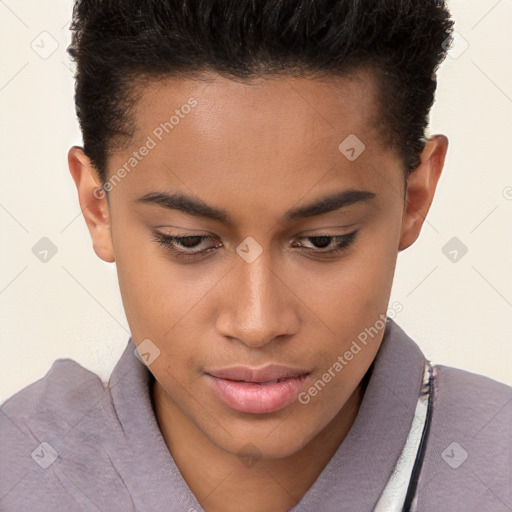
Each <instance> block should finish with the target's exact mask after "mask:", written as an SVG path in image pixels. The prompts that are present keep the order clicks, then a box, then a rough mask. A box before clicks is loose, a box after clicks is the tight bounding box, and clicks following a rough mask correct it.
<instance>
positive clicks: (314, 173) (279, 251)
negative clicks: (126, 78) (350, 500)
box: [68, 70, 448, 512]
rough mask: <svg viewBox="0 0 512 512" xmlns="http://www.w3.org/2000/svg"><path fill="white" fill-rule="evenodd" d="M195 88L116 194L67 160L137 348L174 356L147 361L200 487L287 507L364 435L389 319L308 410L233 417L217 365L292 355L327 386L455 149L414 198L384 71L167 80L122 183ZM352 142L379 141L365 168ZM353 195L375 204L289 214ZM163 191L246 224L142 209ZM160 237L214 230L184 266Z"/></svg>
mask: <svg viewBox="0 0 512 512" xmlns="http://www.w3.org/2000/svg"><path fill="white" fill-rule="evenodd" d="M190 97H193V98H195V99H196V100H197V102H198V104H197V106H196V107H195V108H193V109H192V110H191V112H190V113H189V114H187V115H186V116H184V117H183V119H180V122H179V124H178V125H176V126H175V127H174V129H173V131H172V132H171V133H170V134H164V137H163V139H162V141H161V142H158V144H157V145H156V147H155V148H154V149H152V150H151V151H150V152H149V154H148V155H147V156H145V157H144V158H143V159H142V160H141V161H140V162H139V163H138V164H137V166H136V167H135V169H134V170H133V171H131V172H130V173H129V174H127V175H126V177H124V178H123V179H122V180H121V181H120V182H119V183H118V184H117V185H116V186H115V187H114V188H113V189H112V191H111V192H110V194H109V198H110V204H108V202H107V200H106V199H105V198H102V199H98V198H97V197H96V196H95V194H94V192H95V190H97V187H98V185H99V184H100V181H99V179H98V175H97V172H96V170H95V169H94V167H93V166H92V165H91V162H90V161H89V159H88V158H87V156H86V155H85V154H84V152H83V150H82V149H81V148H78V147H73V148H71V149H70V151H69V155H68V157H69V168H70V171H71V174H72V176H73V179H74V181H75V183H76V186H77V189H78V194H79V200H80V205H81V208H82V211H83V214H84V217H85V220H86V222H87V225H88V228H89V230H90V233H91V237H92V242H93V247H94V250H95V252H96V254H97V255H98V256H99V257H100V258H101V259H102V260H104V261H107V262H113V261H115V262H116V265H117V271H118V277H119V284H120V289H121V294H122V298H123V304H124V307H125V311H126V316H127V319H128V322H129V326H130V329H131V333H132V336H133V339H134V341H135V343H136V344H137V345H138V344H139V343H140V342H141V341H142V340H144V339H150V340H151V341H152V343H154V344H155V345H156V346H157V347H158V348H159V349H160V355H159V356H158V357H157V358H156V359H155V360H154V361H153V362H152V363H151V364H150V366H149V368H150V371H151V372H152V373H153V375H154V376H155V378H156V382H155V386H154V388H153V390H152V399H153V402H154V405H155V410H156V413H157V419H158V423H159V425H160V428H161V431H162V434H163V436H164V439H165V441H166V443H167V446H168V447H169V450H170V452H171V454H172V456H173V457H174V459H175V461H176V463H177V465H178V467H179V469H180V471H181V473H182V475H183V477H184V479H185V481H186V482H187V484H188V485H189V487H190V489H191V490H192V492H193V493H194V494H195V496H196V497H197V498H198V500H199V501H200V503H201V505H202V506H203V507H204V508H205V509H206V510H208V511H209V512H217V511H224V512H230V511H235V510H236V511H239V510H245V511H248V512H252V511H259V512H264V511H269V512H271V511H272V512H275V511H281V510H286V509H287V508H289V507H291V506H292V505H293V504H294V503H296V502H297V501H299V500H300V499H301V497H302V496H303V495H304V494H305V493H306V492H307V490H308V489H309V488H310V487H311V485H312V484H313V483H314V481H315V480H316V479H317V478H318V475H319V474H320V473H321V471H322V469H323V468H324V467H325V466H326V464H327V463H328V461H329V459H330V458H331V457H332V455H333V454H334V452H335V451H336V449H337V448H338V446H339V445H340V443H341V442H342V441H343V439H344V438H345V436H346V435H347V433H348V431H349V430H350V427H351V426H352V424H353V422H354V420H355V417H356V416H357V412H358V409H359V406H360V403H361V400H362V398H363V396H364V389H365V388H364V386H363V385H362V383H361V379H362V378H363V376H364V375H365V373H366V372H367V370H368V368H369V367H370V365H371V363H372V361H373V359H374V358H375V355H376V353H377V350H378V348H379V346H380V343H381V341H382V336H383V333H384V331H383V329H381V330H380V331H379V334H378V335H376V336H375V337H374V338H373V339H371V341H370V342H369V343H368V344H367V346H365V347H364V348H363V349H362V350H361V352H360V353H359V354H358V355H357V356H355V357H354V358H353V359H352V360H351V361H350V362H349V363H348V364H347V365H346V366H345V367H344V368H343V370H342V371H340V372H337V373H336V374H335V377H334V378H332V379H331V380H330V382H329V383H328V384H327V385H326V386H325V388H323V389H322V391H321V392H320V393H318V394H317V396H315V397H313V398H311V400H310V401H309V403H308V404H307V405H304V404H302V403H300V402H299V401H295V402H293V403H292V404H291V405H289V406H287V407H285V408H284V409H282V410H280V411H277V412H274V413H267V414H249V413H241V412H237V411H235V410H233V409H231V408H230V407H228V406H227V405H226V404H224V402H222V401H220V399H219V398H218V397H217V395H215V394H214V392H213V391H212V390H211V388H210V387H209V386H208V382H207V378H206V376H205V374H204V372H205V371H207V370H209V369H210V370H211V369H218V368H225V367H230V366H235V365H246V366H251V367H262V366H264V365H266V364H269V363H279V364H283V365H287V366H293V367H300V368H304V369H307V370H308V371H310V372H311V373H310V375H309V376H308V379H307V381H306V383H305V384H304V388H303V389H306V390H307V389H308V388H309V387H310V386H311V385H312V384H313V383H314V382H315V381H317V380H318V379H319V378H321V377H322V375H323V374H324V373H325V372H326V371H327V370H328V368H330V367H332V365H333V364H334V363H335V361H336V360H337V357H338V356H339V355H342V354H344V353H345V351H346V350H348V348H349V347H350V345H351V343H352V341H353V340H354V339H356V338H357V336H358V334H359V333H360V332H362V331H364V329H365V328H367V327H370V326H373V325H375V324H376V322H377V320H378V319H379V315H381V314H385V313H386V311H387V309H388V302H389V296H390V292H391V286H392V281H393V275H394V270H395V265H396V258H397V254H398V252H399V251H402V250H404V249H406V248H407V247H409V246H410V245H411V244H413V243H414V241H415V240H416V239H417V238H418V236H419V234H420V231H421V228H422V225H423V222H424V219H425V217H426V215H427V213H428V210H429V208H430V205H431V203H432V200H433V197H434V193H435V189H436V186H437V183H438V180H439V177H440V174H441V171H442V168H443V165H444V160H445V155H446V151H447V146H448V141H447V138H446V137H445V136H442V135H437V136H433V137H431V138H430V139H429V140H428V141H427V143H426V145H425V149H424V151H423V152H422V154H421V164H420V165H419V167H418V168H417V169H416V170H415V172H414V173H413V174H412V176H411V177H410V178H409V180H408V183H407V189H406V190H405V189H404V179H403V171H402V164H401V160H400V158H399V155H398V154H397V153H396V152H395V151H394V150H392V149H391V148H389V147H388V146H384V144H382V142H381V140H382V137H381V134H380V133H378V132H376V131H375V129H374V127H375V126H377V123H376V119H378V115H379V110H378V104H377V97H378V89H377V85H376V83H375V81H374V79H373V75H372V74H371V72H369V71H363V70H360V71H358V72H357V73H356V74H354V75H353V76H351V77H350V78H348V77H345V78H334V77H330V78H327V79H323V80H318V79H307V78H291V77H284V76H281V77H277V78H273V79H260V80H257V81H255V82H253V83H252V84H248V83H242V82H240V81H233V80H228V79H227V78H222V77H214V79H213V80H212V81H210V82H208V83H207V82H204V81H194V80H189V79H180V80H168V81H163V82H158V83H153V84H151V85H145V86H144V89H143V90H142V94H141V96H140V99H139V101H138V103H137V106H136V109H135V112H134V114H135V120H136V122H135V124H136V131H135V133H134V136H133V138H132V140H131V141H130V145H129V147H126V148H125V149H123V150H120V151H118V152H117V153H115V154H112V155H111V157H110V160H109V167H108V171H109V175H111V174H112V173H113V172H115V170H116V169H118V168H119V167H121V166H122V165H123V164H124V163H125V162H126V161H127V159H128V158H129V157H130V156H131V155H132V153H133V151H135V150H137V149H138V148H139V147H140V146H141V145H142V144H143V143H144V141H145V140H146V139H147V136H148V135H151V134H152V132H153V130H154V129H155V127H157V126H158V125H159V124H160V123H161V122H163V121H165V120H168V119H169V117H170V115H171V114H172V113H173V111H174V110H175V109H176V108H178V109H179V108H180V106H181V105H183V104H185V103H186V102H187V100H188V99H189V98H190ZM349 134H356V135H357V137H358V138H359V139H360V140H361V141H363V143H364V144H365V146H366V149H365V151H364V152H363V153H362V154H361V155H360V156H359V157H358V158H357V159H356V160H354V161H349V160H348V159H347V158H345V156H344V155H343V154H342V153H341V152H340V151H339V150H338V146H339V144H340V143H341V142H342V141H343V140H344V139H345V138H346V137H347V136H348V135H349ZM345 189H360V190H368V191H372V192H374V193H375V194H376V196H375V198H373V199H371V200H369V201H363V202H359V203H354V204H352V205H350V206H346V207H344V208H341V209H339V210H337V211H333V212H330V213H325V214H322V215H316V216H310V217H307V218H303V219H297V220H294V221H285V220H284V214H285V212H287V211H288V210H289V209H292V208H295V207H297V206H303V205H306V204H309V203H311V202H313V201H315V200H317V199H319V198H321V197H323V196H325V195H328V194H330V193H333V192H339V191H342V190H345ZM162 191H165V192H168V193H170V192H176V191H179V192H183V193H185V194H189V195H191V196H193V197H195V198H200V199H201V200H202V201H203V202H205V203H207V204H209V205H212V206H215V207H218V208H221V209H223V210H225V211H226V212H227V213H228V214H229V216H230V218H231V219H232V225H229V226H227V225H224V224H222V223H220V222H219V221H216V220H210V219H204V218H201V217H196V216H192V215H187V214H185V213H183V212H180V211H177V210H170V209H166V208H164V207H163V206H160V205H157V204H144V203H140V202H137V199H139V198H141V197H142V196H144V195H145V194H148V193H150V192H162ZM97 195H98V194H97ZM156 229H158V230H159V231H162V232H164V233H167V234H171V235H178V234H180V235H188V236H191V235H207V236H208V235H209V236H212V237H214V241H212V240H206V241H205V242H201V245H200V246H198V248H199V249H205V248H208V247H213V249H211V250H210V252H209V253H208V254H206V255H204V256H203V257H201V258H199V259H196V260H183V259H178V258H177V257H176V256H174V255H173V253H171V252H170V251H169V250H168V249H167V248H165V247H163V246H162V245H160V244H159V243H158V242H157V241H155V240H154V238H152V232H153V231H154V230H156ZM355 229H357V230H358V234H357V235H356V238H355V241H354V243H353V245H352V246H350V247H348V249H346V250H345V251H344V252H341V253H340V254H338V255H335V256H328V257H326V256H322V255H321V254H318V252H317V255H316V256H314V255H312V251H314V250H315V249H316V250H317V251H319V250H320V251H321V250H322V245H320V246H319V245H318V243H315V240H311V239H308V238H306V237H312V236H318V235H320V234H324V235H325V234H328V235H330V236H338V235H344V234H348V233H350V232H352V231H354V230H355ZM248 236H251V237H253V238H254V239H255V240H256V241H257V242H258V243H259V245H260V246H261V248H262V251H263V252H262V253H261V255H260V256H259V257H258V258H257V259H256V260H255V261H253V262H252V263H248V262H246V261H245V260H244V259H242V258H241V257H240V256H239V255H238V254H237V252H236V248H237V247H238V246H239V245H240V244H241V242H242V241H243V240H244V239H245V238H246V237H248ZM219 241H220V242H221V244H220V246H216V244H217V243H218V242H219ZM335 243H336V240H333V241H332V244H331V245H330V246H329V247H328V248H332V247H334V246H335ZM301 244H302V246H301ZM192 249H195V248H192ZM185 250H186V248H185ZM249 443H250V444H249ZM244 456H245V457H246V458H244ZM251 456H253V457H254V459H255V460H253V461H252V462H253V463H251V464H249V463H247V457H251Z"/></svg>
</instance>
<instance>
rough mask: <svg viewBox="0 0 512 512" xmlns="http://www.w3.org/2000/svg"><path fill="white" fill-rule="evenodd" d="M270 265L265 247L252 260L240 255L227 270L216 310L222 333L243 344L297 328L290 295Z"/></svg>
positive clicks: (254, 343)
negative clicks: (231, 268) (226, 284)
mask: <svg viewBox="0 0 512 512" xmlns="http://www.w3.org/2000/svg"><path fill="white" fill-rule="evenodd" d="M276 274H277V272H276V270H274V269H273V268H272V262H271V261H270V255H269V254H268V253H266V252H265V251H264V252H263V253H262V254H260V256H259V257H258V258H256V260H254V261H252V262H250V263H249V262H247V261H245V260H244V259H243V258H242V257H241V258H240V260H239V261H237V263H236V268H235V269H234V270H233V271H232V272H230V273H229V274H228V276H229V277H228V280H229V281H228V283H229V284H228V286H227V287H226V293H227V299H226V300H225V301H223V306H222V309H221V310H220V312H219V317H218V321H217V327H218V329H219V331H220V333H221V334H223V335H224V336H227V337H231V338H237V339H239V340H240V341H241V342H243V343H245V344H246V345H251V346H263V345H265V344H267V343H269V342H270V341H272V340H273V339H274V338H275V337H277V336H280V335H286V334H288V335H289V334H292V333H293V332H295V330H296V328H297V317H296V312H294V310H293V303H292V302H291V297H292V296H293V295H292V294H291V293H290V291H289V290H286V286H285V285H284V284H283V282H282V279H280V278H279V277H277V275H276Z"/></svg>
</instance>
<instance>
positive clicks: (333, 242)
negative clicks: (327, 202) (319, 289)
mask: <svg viewBox="0 0 512 512" xmlns="http://www.w3.org/2000/svg"><path fill="white" fill-rule="evenodd" d="M357 232H358V231H357V230H356V231H353V232H352V233H348V234H346V235H329V234H321V235H315V236H307V237H301V238H299V239H298V240H299V241H300V242H299V243H298V244H296V245H294V246H295V247H301V248H303V249H304V251H305V252H308V253H310V254H313V255H318V256H324V255H325V256H331V255H337V254H340V253H342V252H343V251H345V250H347V249H348V248H349V247H350V246H351V245H352V243H353V242H354V240H355V238H356V235H357ZM153 238H154V239H155V240H156V241H157V242H158V243H159V244H160V245H162V246H164V247H165V248H166V249H167V250H169V251H171V252H172V253H173V254H174V255H175V256H176V257H177V258H183V259H185V258H198V257H201V256H204V255H206V254H208V253H210V252H212V251H214V250H215V249H218V248H220V247H222V246H223V244H222V242H221V241H220V240H218V238H217V237H213V236H206V235H186V236H184V235H183V236H182V235H176V236H172V235H167V234H165V233H161V232H160V231H155V232H154V233H153ZM303 240H304V241H306V242H305V243H304V242H302V241H303ZM308 244H311V245H312V247H311V246H310V245H308Z"/></svg>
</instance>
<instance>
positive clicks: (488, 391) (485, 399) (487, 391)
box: [434, 365, 512, 433]
mask: <svg viewBox="0 0 512 512" xmlns="http://www.w3.org/2000/svg"><path fill="white" fill-rule="evenodd" d="M435 368H436V373H437V375H436V378H435V387H434V414H437V415H438V421H443V423H442V424H441V425H439V424H438V427H448V426H450V429H457V430H459V429H460V430H463V431H465V432H467V433H476V431H477V429H479V428H481V427H482V424H483V423H484V422H485V421H489V420H491V419H492V418H494V419H495V420H496V421H498V420H499V419H501V417H503V419H509V420H510V419H511V418H512V416H511V415H512V387H511V386H508V385H507V384H505V383H503V382H498V381H496V380H494V379H491V378H489V377H485V376H483V375H479V374H476V373H472V372H469V371H466V370H461V369H459V368H453V367H450V366H444V365H435ZM509 425H512V423H509Z"/></svg>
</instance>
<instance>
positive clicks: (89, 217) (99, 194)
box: [68, 146, 115, 263]
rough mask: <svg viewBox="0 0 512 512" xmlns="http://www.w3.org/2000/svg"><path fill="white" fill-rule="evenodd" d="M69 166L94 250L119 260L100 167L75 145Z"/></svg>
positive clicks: (108, 257) (102, 255)
mask: <svg viewBox="0 0 512 512" xmlns="http://www.w3.org/2000/svg"><path fill="white" fill-rule="evenodd" d="M68 165H69V171H70V172H71V176H72V177H73V180H74V182H75V185H76V188H77V191H78V200H79V202H80V209H81V210H82V213H83V216H84V219H85V222H86V223H87V227H88V228H89V233H90V234H91V238H92V245H93V248H94V252H95V253H96V254H97V255H98V257H99V258H101V259H102V260H103V261H107V262H109V263H111V262H113V261H115V258H114V248H113V245H112V237H111V231H110V210H109V207H108V202H107V197H106V194H105V191H104V190H103V189H102V188H101V182H100V179H99V176H98V172H97V170H96V168H95V167H94V166H93V165H92V163H91V161H90V159H89V157H87V156H86V155H85V153H84V150H83V148H81V147H78V146H73V147H72V148H71V149H70V150H69V152H68Z"/></svg>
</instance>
